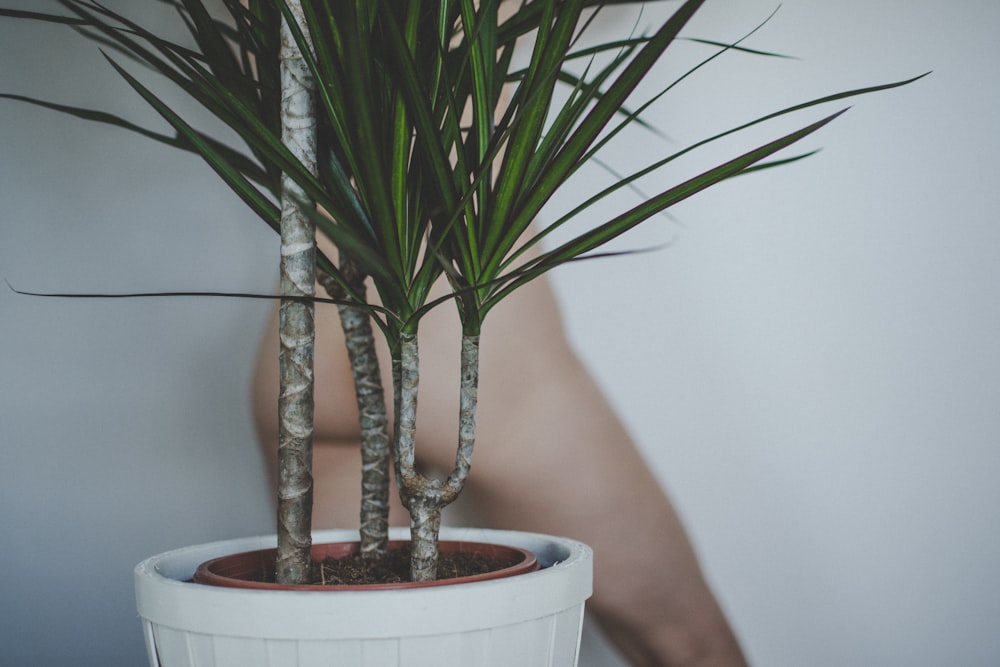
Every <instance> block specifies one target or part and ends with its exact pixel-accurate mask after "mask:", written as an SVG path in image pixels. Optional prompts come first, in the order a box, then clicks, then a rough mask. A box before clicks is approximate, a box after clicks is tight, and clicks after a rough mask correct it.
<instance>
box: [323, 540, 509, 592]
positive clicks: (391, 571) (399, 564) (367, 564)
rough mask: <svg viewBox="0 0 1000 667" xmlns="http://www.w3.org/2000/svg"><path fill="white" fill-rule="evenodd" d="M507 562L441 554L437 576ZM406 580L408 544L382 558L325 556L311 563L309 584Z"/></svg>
mask: <svg viewBox="0 0 1000 667" xmlns="http://www.w3.org/2000/svg"><path fill="white" fill-rule="evenodd" d="M509 565H510V562H509V561H506V560H502V559H496V558H491V557H490V556H488V555H485V554H475V553H461V552H458V553H441V554H440V556H439V557H438V566H437V570H438V571H437V574H438V577H437V578H438V579H456V578H458V577H469V576H473V575H477V574H485V573H487V572H494V571H496V570H500V569H503V568H505V567H508V566H509ZM404 581H410V547H409V546H408V545H407V546H404V547H401V548H399V549H393V550H391V551H390V552H389V553H388V555H387V556H386V557H385V558H381V559H377V560H372V559H366V558H363V557H362V556H361V554H352V555H350V556H347V557H345V558H327V559H326V560H325V561H323V562H322V563H315V564H314V565H313V583H315V584H324V585H357V584H395V583H399V582H404Z"/></svg>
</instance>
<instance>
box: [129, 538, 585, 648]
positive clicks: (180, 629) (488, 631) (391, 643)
mask: <svg viewBox="0 0 1000 667" xmlns="http://www.w3.org/2000/svg"><path fill="white" fill-rule="evenodd" d="M392 537H393V539H408V537H409V535H408V532H406V530H405V529H402V530H394V531H393V532H392ZM441 537H442V539H447V540H464V541H470V542H488V543H496V544H508V545H512V546H518V547H522V548H525V549H528V550H530V551H532V552H533V553H534V554H535V555H536V556H537V557H538V559H539V561H540V562H541V563H542V569H541V570H538V571H536V572H531V573H528V574H522V575H517V576H513V577H507V578H503V579H493V580H488V581H480V582H473V583H466V584H456V585H442V586H433V587H428V588H416V589H403V590H379V591H338V592H329V591H319V592H314V591H270V590H267V591H262V590H247V589H235V588H221V587H214V586H206V585H202V584H196V583H192V582H191V581H190V578H191V576H192V575H193V574H194V571H195V569H196V568H197V566H198V565H199V564H200V563H202V562H204V561H206V560H209V559H211V558H215V557H218V556H222V555H226V554H232V553H239V552H242V551H251V550H254V549H262V548H267V547H273V546H274V544H275V538H274V536H270V537H254V538H245V539H239V540H228V541H223V542H213V543H211V544H203V545H199V546H193V547H187V548H184V549H178V550H176V551H169V552H166V553H163V554H160V555H158V556H153V557H152V558H148V559H146V560H145V561H143V562H142V563H140V564H139V565H138V566H137V567H136V569H135V585H136V604H137V606H138V610H139V615H140V616H141V618H142V625H143V632H144V634H145V638H146V647H147V650H148V653H149V661H150V665H151V666H152V667H265V666H266V667H320V666H322V667H442V666H448V667H452V666H454V667H543V666H544V667H574V666H575V665H576V664H577V654H578V652H579V646H580V630H581V626H582V623H583V607H584V602H585V601H586V599H587V598H589V597H590V594H591V590H592V579H593V558H592V554H591V550H590V548H589V547H587V546H586V545H584V544H582V543H580V542H576V541H574V540H569V539H566V538H560V537H550V536H547V535H539V534H535V533H521V532H514V531H496V530H482V529H472V528H445V529H443V530H442V531H441ZM356 539H357V531H350V530H328V531H317V532H316V533H315V534H314V536H313V540H314V542H315V543H324V542H347V541H352V540H356Z"/></svg>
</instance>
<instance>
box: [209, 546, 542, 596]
mask: <svg viewBox="0 0 1000 667" xmlns="http://www.w3.org/2000/svg"><path fill="white" fill-rule="evenodd" d="M409 543H410V541H409V540H390V542H389V548H390V549H395V548H400V547H402V546H403V545H406V544H409ZM439 544H440V548H441V551H442V552H443V553H454V552H461V551H465V552H471V553H489V554H490V555H494V556H496V555H500V556H501V557H502V556H503V555H506V556H509V557H510V560H511V561H512V564H511V565H509V566H507V567H503V568H501V569H498V570H493V571H492V572H484V573H482V574H474V575H468V576H464V577H451V578H448V579H438V580H435V581H401V582H393V583H384V584H277V583H273V582H266V581H252V580H247V579H244V578H241V577H239V576H235V574H232V575H231V574H230V573H233V572H234V571H238V570H241V569H242V570H243V571H253V572H260V571H262V570H267V569H272V570H273V568H274V559H275V555H276V552H277V549H276V548H274V547H271V548H265V549H254V550H252V551H241V552H237V553H231V554H226V555H223V556H218V557H216V558H212V559H210V560H207V561H205V562H203V563H201V564H200V565H199V566H198V568H197V569H196V570H195V573H194V576H193V577H192V580H193V581H194V582H195V583H199V584H204V585H208V586H218V587H224V588H241V589H257V590H270V591H314V592H346V591H387V590H403V589H413V588H428V587H435V586H450V585H455V584H466V583H473V582H477V581H489V580H492V579H503V578H506V577H513V576H516V575H519V574H526V573H529V572H534V571H536V570H539V569H541V563H540V562H539V560H538V558H537V557H536V556H535V554H534V553H532V552H531V551H529V550H528V549H525V548H522V547H518V546H512V545H507V544H496V543H491V542H476V541H469V540H441V541H440V542H439ZM360 548H361V545H360V542H359V541H357V540H351V541H338V542H324V543H319V544H313V545H312V549H311V557H312V560H313V562H319V561H322V560H324V559H326V558H328V557H333V558H337V557H343V556H348V555H351V554H354V553H357V552H358V551H359V550H360Z"/></svg>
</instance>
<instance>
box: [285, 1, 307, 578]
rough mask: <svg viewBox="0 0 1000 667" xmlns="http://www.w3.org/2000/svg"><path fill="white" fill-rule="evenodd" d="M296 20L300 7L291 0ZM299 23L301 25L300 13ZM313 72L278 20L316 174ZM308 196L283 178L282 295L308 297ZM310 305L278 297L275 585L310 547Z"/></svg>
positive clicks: (289, 83) (292, 121)
mask: <svg viewBox="0 0 1000 667" xmlns="http://www.w3.org/2000/svg"><path fill="white" fill-rule="evenodd" d="M289 5H290V6H291V7H292V10H293V11H294V12H296V16H297V17H301V6H299V5H298V2H290V3H289ZM297 20H299V21H300V24H301V23H302V21H301V18H298V19H297ZM312 86H313V84H312V77H311V75H310V73H309V69H308V67H307V66H306V63H305V61H304V59H303V58H302V54H301V53H300V52H299V49H298V47H297V46H296V43H295V38H294V37H293V34H292V32H291V30H289V29H288V25H287V24H286V22H285V21H284V20H282V23H281V88H282V95H281V125H282V136H281V138H282V141H283V142H284V143H285V145H287V146H288V147H289V149H290V150H291V151H292V153H293V154H294V155H295V156H296V157H297V158H298V159H299V160H300V161H301V162H302V164H303V165H305V166H306V167H307V168H308V169H310V170H312V171H313V172H314V173H315V171H316V119H315V115H314V112H313V96H312ZM305 201H306V198H305V193H304V192H303V191H302V189H301V188H300V187H299V186H298V185H297V184H296V183H295V182H294V181H292V180H291V179H290V178H288V176H287V175H284V174H282V178H281V295H282V297H312V296H314V295H315V292H316V288H315V282H316V232H315V227H314V225H313V224H312V222H311V220H310V218H309V216H308V215H306V214H305V212H304V211H302V210H301V208H300V206H301V205H303V204H302V202H305ZM314 309H315V307H314V305H313V304H312V303H310V302H308V301H303V300H298V299H287V298H283V299H282V301H281V307H280V310H279V326H280V333H279V338H280V349H279V353H278V366H279V375H280V381H281V388H280V392H279V398H278V415H279V429H278V555H277V562H276V566H275V577H276V579H277V581H278V582H279V583H307V582H308V580H309V570H310V557H309V552H310V547H311V545H312V535H311V532H312V496H313V481H312V437H313V406H314V403H313V347H314V342H315V317H314V316H315V312H314Z"/></svg>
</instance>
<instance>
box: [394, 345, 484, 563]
mask: <svg viewBox="0 0 1000 667" xmlns="http://www.w3.org/2000/svg"><path fill="white" fill-rule="evenodd" d="M461 371H462V377H461V385H460V399H459V428H458V450H457V452H456V454H455V468H454V470H452V472H451V474H450V475H449V476H448V480H447V482H445V483H444V484H442V483H441V482H440V481H439V480H436V479H428V478H426V477H424V476H423V475H421V474H420V473H418V472H417V470H416V443H415V434H416V417H417V394H418V389H419V378H420V360H419V353H418V348H417V339H416V337H415V336H403V337H402V339H401V342H400V347H399V353H398V357H395V358H394V359H393V385H394V387H395V396H396V415H397V419H396V443H395V457H396V476H397V480H398V483H399V487H400V498H401V499H402V501H403V504H404V505H405V506H406V508H407V509H408V510H409V512H410V533H411V538H412V540H413V555H412V559H411V562H410V575H411V577H412V579H413V580H414V581H432V580H434V579H436V578H437V561H438V533H439V531H440V528H441V511H442V510H443V509H444V508H445V507H446V506H447V505H449V504H450V503H451V502H453V501H454V500H455V499H456V498H457V497H458V494H459V493H461V491H462V488H463V487H464V486H465V480H466V478H467V477H468V474H469V469H470V467H471V465H472V452H473V449H474V447H475V440H476V404H477V400H478V399H477V394H478V385H479V338H478V336H463V338H462V361H461Z"/></svg>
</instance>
